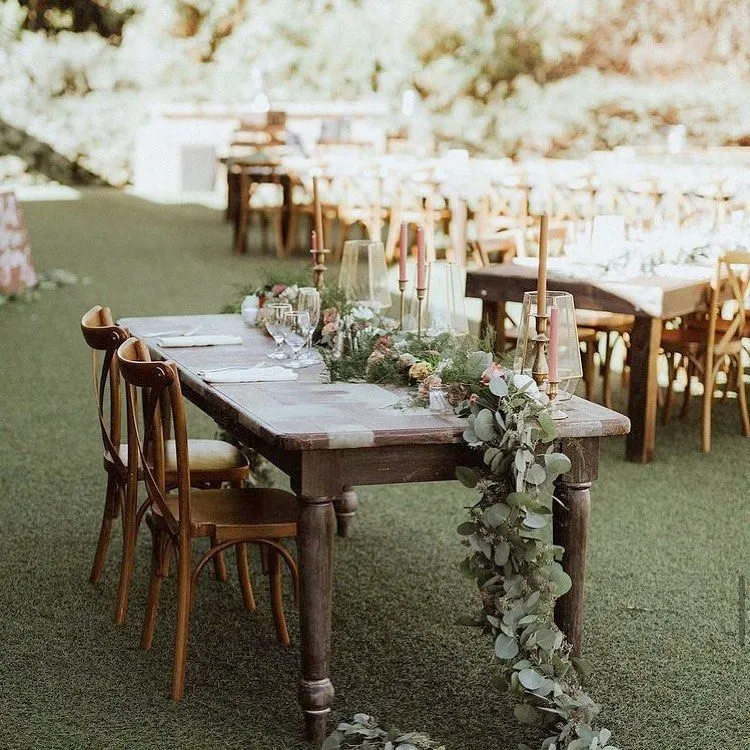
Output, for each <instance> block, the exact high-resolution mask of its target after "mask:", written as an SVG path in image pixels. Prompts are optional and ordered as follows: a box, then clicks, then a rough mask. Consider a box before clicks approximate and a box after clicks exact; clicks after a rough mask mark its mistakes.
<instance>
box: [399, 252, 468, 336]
mask: <svg viewBox="0 0 750 750" xmlns="http://www.w3.org/2000/svg"><path fill="white" fill-rule="evenodd" d="M418 305H419V300H418V299H417V298H416V296H415V297H413V298H412V302H411V313H410V315H409V317H408V325H409V327H408V328H407V329H406V330H415V329H416V322H417V320H418V319H419V315H418ZM421 332H422V333H423V334H425V335H427V336H439V335H440V334H441V333H451V334H453V335H454V336H463V335H465V334H467V333H468V332H469V322H468V320H467V318H466V305H465V300H464V284H463V280H462V278H461V271H460V269H459V268H458V266H457V265H456V264H455V263H453V262H452V261H448V260H435V261H433V262H432V263H428V264H427V292H426V294H425V298H424V300H423V302H422V331H421Z"/></svg>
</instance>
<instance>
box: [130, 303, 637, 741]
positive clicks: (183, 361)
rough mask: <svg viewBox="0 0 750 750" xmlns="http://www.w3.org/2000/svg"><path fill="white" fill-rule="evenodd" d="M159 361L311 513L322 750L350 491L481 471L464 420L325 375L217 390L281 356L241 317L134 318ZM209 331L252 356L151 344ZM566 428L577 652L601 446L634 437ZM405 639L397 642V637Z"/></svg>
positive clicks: (307, 688) (304, 601)
mask: <svg viewBox="0 0 750 750" xmlns="http://www.w3.org/2000/svg"><path fill="white" fill-rule="evenodd" d="M119 323H120V325H123V326H125V327H126V328H127V329H128V330H129V331H130V332H131V333H132V334H133V335H135V336H139V337H141V338H144V339H145V340H146V341H147V342H148V345H149V349H150V351H151V354H152V356H153V357H154V358H157V359H168V360H170V361H172V362H174V363H175V364H176V365H177V367H178V370H179V373H180V382H181V384H182V390H183V393H184V395H185V396H186V397H187V398H188V399H189V400H190V401H192V402H193V403H194V404H196V405H197V406H198V407H199V408H200V409H202V410H203V411H205V412H206V413H207V414H209V415H210V416H211V417H212V418H213V419H214V420H215V421H216V423H217V424H219V425H220V426H221V427H222V428H224V429H225V430H227V431H229V432H230V433H231V434H233V435H234V436H235V437H236V438H237V439H239V440H240V441H242V442H243V443H245V444H246V445H248V446H250V447H252V448H254V449H255V450H257V451H258V452H259V453H260V454H261V455H263V456H264V457H265V458H266V459H268V460H269V461H270V462H271V463H273V464H274V465H275V466H277V467H278V468H279V469H281V471H283V472H285V473H286V474H287V475H288V476H289V478H290V481H291V487H292V490H293V491H294V492H295V493H296V495H297V498H298V503H299V515H298V544H299V558H300V560H299V562H300V574H301V598H300V625H301V627H300V635H301V643H300V651H301V661H302V669H301V678H300V688H299V701H300V704H301V707H302V711H303V713H304V718H305V727H306V736H307V738H308V739H310V740H312V741H316V742H320V741H322V739H323V738H324V736H325V734H326V730H327V720H328V715H329V713H330V709H331V703H332V701H333V696H334V689H333V683H332V681H331V674H330V651H331V608H332V576H333V549H334V526H335V514H334V504H333V500H334V498H336V497H339V496H340V495H341V493H342V492H343V491H344V489H345V488H351V487H356V486H359V485H371V484H396V483H405V482H432V481H440V480H452V479H454V478H455V467H456V466H458V465H461V464H478V463H481V452H477V451H472V450H471V449H469V448H468V447H467V445H466V444H465V443H464V441H463V438H462V433H463V431H464V429H465V427H466V423H465V421H464V420H462V419H459V418H458V417H456V416H454V415H452V414H439V413H434V412H431V411H430V410H428V409H420V408H408V409H403V408H393V407H394V406H395V405H397V404H399V403H400V402H401V401H402V400H403V399H404V397H405V396H406V392H405V391H404V390H399V389H388V388H384V387H381V386H378V385H373V384H369V383H328V382H325V372H324V369H323V367H322V366H314V367H311V368H308V369H304V370H301V371H299V379H298V380H297V381H292V382H290V381H286V382H275V383H273V382H268V383H232V384H213V385H211V384H208V383H206V382H205V381H204V380H203V379H202V378H201V377H200V376H199V375H198V372H199V371H201V370H210V369H216V368H221V367H232V366H240V365H241V366H250V365H254V364H257V363H261V362H264V361H265V357H266V355H267V354H268V352H269V351H270V350H271V348H272V346H273V344H272V342H271V340H270V339H269V338H268V337H266V336H265V335H264V334H263V332H262V331H261V330H259V329H257V328H248V327H246V326H245V325H244V324H243V322H242V320H241V318H240V316H238V315H207V316H182V317H150V318H125V319H123V320H121V321H119ZM192 328H197V329H198V330H199V332H200V333H201V334H230V335H240V336H241V337H242V341H243V342H242V344H241V345H234V346H213V347H210V346H209V347H202V348H197V347H196V348H179V349H174V348H169V349H162V348H160V347H159V346H158V344H157V339H156V338H154V337H151V338H149V334H150V333H151V332H154V333H155V332H157V331H163V330H165V329H167V330H183V329H184V330H188V329H192ZM564 409H565V411H567V412H568V415H569V416H568V418H567V419H565V420H563V421H561V422H559V423H558V438H557V441H556V444H557V448H558V449H559V450H562V451H563V452H564V453H566V454H567V455H568V456H569V458H570V460H571V463H572V468H571V471H570V472H569V473H568V474H567V475H565V476H563V477H561V478H560V480H559V482H558V486H557V494H558V496H559V497H560V499H561V500H562V502H563V503H564V505H565V506H566V508H565V509H561V507H558V504H555V507H554V514H553V536H554V538H555V540H556V542H557V543H559V544H562V545H563V546H565V548H566V555H565V558H564V560H563V566H564V568H565V569H566V571H567V572H568V573H569V575H570V576H571V579H572V582H573V585H572V588H571V590H570V591H569V592H568V594H566V595H565V596H564V597H562V598H561V599H560V600H559V601H558V606H557V609H556V620H557V622H558V624H559V625H560V627H561V628H562V629H563V630H564V632H565V633H566V634H567V636H568V638H569V640H570V642H571V644H572V647H573V650H574V652H575V653H578V652H579V650H580V643H581V633H582V627H583V602H584V580H585V568H586V546H587V539H588V518H589V509H590V495H589V488H590V487H591V485H592V483H593V482H594V480H595V479H596V477H597V474H598V454H599V441H600V438H601V437H605V436H610V435H624V434H626V433H627V431H628V429H629V423H628V420H627V418H626V417H623V416H622V415H620V414H617V413H616V412H613V411H611V410H609V409H605V408H604V407H602V406H598V405H596V404H592V403H589V402H587V401H584V400H583V399H579V398H576V397H573V398H572V399H571V400H570V401H568V402H566V403H565V404H564ZM394 637H397V634H394Z"/></svg>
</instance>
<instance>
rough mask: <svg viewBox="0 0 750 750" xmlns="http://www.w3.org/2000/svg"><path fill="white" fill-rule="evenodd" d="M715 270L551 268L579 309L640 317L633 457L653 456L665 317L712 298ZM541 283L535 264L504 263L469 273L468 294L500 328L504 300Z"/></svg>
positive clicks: (633, 349) (631, 408) (629, 448)
mask: <svg viewBox="0 0 750 750" xmlns="http://www.w3.org/2000/svg"><path fill="white" fill-rule="evenodd" d="M714 273H715V272H714V271H713V270H712V269H711V268H710V267H702V266H675V267H673V268H671V269H668V268H667V269H664V270H663V271H662V273H661V274H660V275H659V276H656V275H653V276H641V277H638V278H632V279H631V278H628V279H623V280H620V281H618V280H612V279H606V280H605V279H592V280H589V279H581V278H573V277H572V276H570V275H566V274H565V272H564V271H561V270H557V269H555V268H554V267H553V266H552V265H551V266H550V268H549V277H548V279H549V280H548V282H547V283H548V288H549V289H554V290H556V291H564V292H570V293H571V294H572V295H573V297H574V298H575V305H576V308H577V309H580V310H602V311H606V312H612V313H625V314H628V315H634V316H635V324H634V326H633V330H632V332H631V333H630V353H629V359H628V363H629V365H630V390H629V395H628V417H629V418H630V421H631V424H632V429H631V431H630V433H629V435H628V438H627V442H626V449H625V450H626V455H627V458H628V459H630V460H631V461H636V462H641V463H647V462H648V461H651V460H652V459H653V458H654V449H655V444H656V411H657V396H658V383H657V359H658V356H659V350H660V346H661V333H662V327H663V323H664V321H665V320H671V319H672V318H676V317H680V316H683V315H687V314H689V313H693V312H696V311H697V310H699V309H700V308H701V307H703V306H705V304H706V302H707V293H708V291H709V289H710V285H711V280H712V278H713V276H714ZM536 287H537V270H536V268H535V267H531V266H528V265H525V264H524V265H520V264H515V263H502V264H497V265H494V266H490V267H488V268H482V269H479V270H476V271H469V272H468V274H467V276H466V296H467V297H478V298H479V299H481V300H482V320H483V321H487V322H489V323H491V324H492V325H493V326H495V328H496V329H497V330H498V331H499V330H501V329H502V323H503V321H504V320H505V303H506V302H521V301H522V300H523V295H524V292H534V291H536Z"/></svg>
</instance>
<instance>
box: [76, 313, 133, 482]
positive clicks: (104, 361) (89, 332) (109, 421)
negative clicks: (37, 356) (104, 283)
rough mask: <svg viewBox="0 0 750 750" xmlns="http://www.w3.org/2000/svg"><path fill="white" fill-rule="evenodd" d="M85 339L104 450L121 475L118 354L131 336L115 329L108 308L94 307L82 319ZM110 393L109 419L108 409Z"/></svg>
mask: <svg viewBox="0 0 750 750" xmlns="http://www.w3.org/2000/svg"><path fill="white" fill-rule="evenodd" d="M81 331H82V332H83V338H84V339H85V340H86V343H87V344H88V345H89V347H90V348H91V374H92V380H93V382H94V395H95V397H96V405H97V410H98V413H99V426H100V427H101V433H102V442H103V443H104V450H105V451H106V452H107V453H108V454H109V455H110V456H111V458H112V461H113V462H114V463H115V465H116V466H117V467H118V469H119V470H120V471H122V472H124V471H125V466H124V464H123V463H122V461H121V460H120V453H119V449H120V429H121V426H122V407H121V401H120V373H119V368H118V365H117V357H116V356H115V352H116V351H117V347H118V346H120V344H122V343H123V342H124V341H126V340H127V338H128V336H129V334H128V332H127V331H126V330H125V329H124V328H121V327H120V326H117V325H115V323H114V321H113V319H112V311H111V310H110V309H109V308H108V307H102V306H101V305H95V306H94V307H92V308H91V309H90V310H89V311H88V312H86V313H85V314H84V316H83V317H82V318H81ZM107 391H109V407H108V410H109V415H107V406H106V405H105V399H106V393H107Z"/></svg>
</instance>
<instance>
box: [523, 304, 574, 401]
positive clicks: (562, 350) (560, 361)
mask: <svg viewBox="0 0 750 750" xmlns="http://www.w3.org/2000/svg"><path fill="white" fill-rule="evenodd" d="M553 307H554V308H556V310H557V312H556V313H555V317H556V318H557V323H556V327H557V337H556V338H557V342H556V346H555V341H554V339H555V337H554V336H550V323H551V320H550V318H551V311H552V308H553ZM543 314H544V315H545V316H546V320H545V322H544V327H543V338H544V341H541V342H540V341H539V340H538V338H537V334H538V328H539V326H538V320H539V312H538V310H537V293H536V292H526V293H525V294H524V295H523V307H522V310H521V320H520V324H519V327H518V342H517V344H516V356H515V360H514V362H513V369H514V370H515V371H516V372H522V373H524V374H525V375H530V376H531V377H534V372H535V370H536V371H537V377H541V375H540V374H539V369H538V368H540V367H541V368H542V370H541V372H542V374H543V375H544V382H543V383H542V384H541V385H540V388H541V390H543V391H544V392H545V393H546V392H547V391H548V386H549V380H553V381H555V382H556V383H557V395H558V398H560V399H562V400H565V399H567V398H570V396H572V395H573V393H574V392H575V390H576V387H577V386H578V382H579V381H580V380H581V378H582V377H583V364H582V362H581V348H580V345H579V342H578V326H577V325H576V311H575V305H574V304H573V295H572V294H569V293H568V292H550V291H548V292H547V294H546V304H545V309H544V312H543ZM550 338H552V339H553V340H552V341H551V342H550V341H549V339H550ZM540 343H541V344H542V346H543V350H542V352H541V354H543V356H541V357H540V356H539V351H538V349H539V346H538V345H539V344H540ZM550 344H551V345H552V346H550ZM555 360H556V361H555ZM555 368H556V370H557V372H555V371H554V370H555ZM550 373H551V374H552V378H550V377H549V374H550ZM555 376H556V377H555ZM535 379H536V378H535ZM553 395H554V394H553Z"/></svg>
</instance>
